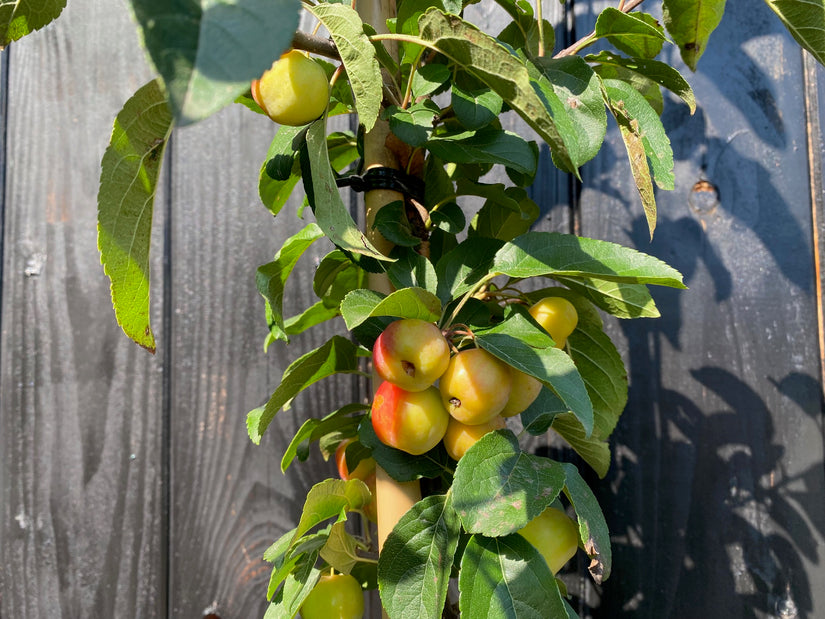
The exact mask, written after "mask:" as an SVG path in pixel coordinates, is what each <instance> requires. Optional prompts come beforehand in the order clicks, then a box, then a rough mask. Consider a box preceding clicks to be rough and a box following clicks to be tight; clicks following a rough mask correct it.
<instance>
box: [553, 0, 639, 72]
mask: <svg viewBox="0 0 825 619" xmlns="http://www.w3.org/2000/svg"><path fill="white" fill-rule="evenodd" d="M642 2H644V0H629V1H628V2H624V0H621V1H620V3H619V10H620V11H621V12H622V13H630V11H632V10H633V9H635V8H636V7H637V6H639V5H640V4H641V3H642ZM594 36H596V31H595V30H594V31H593V32H591V33H590V34H588V35H587V36H584V37H582V38H581V39H579V40H578V41H576V42H575V43H573V45H571V46H570V47H566V48H564V49H563V50H561V51H560V52H559V53H558V54H556V55H555V56H553V58H562V57H563V56H572V55H573V54H575V53H577V52H578V51H579V50H580V49H582V48H584V47H586V46H587V45H588V44H589V43H590V39H592V38H593V37H594Z"/></svg>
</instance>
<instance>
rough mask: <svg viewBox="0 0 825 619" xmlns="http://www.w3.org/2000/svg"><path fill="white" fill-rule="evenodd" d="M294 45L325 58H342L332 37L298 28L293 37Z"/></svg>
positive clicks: (296, 47)
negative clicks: (321, 35)
mask: <svg viewBox="0 0 825 619" xmlns="http://www.w3.org/2000/svg"><path fill="white" fill-rule="evenodd" d="M292 47H294V48H295V49H300V50H302V51H305V52H310V53H313V54H318V55H319V56H324V57H325V58H332V59H333V60H341V54H339V53H338V48H337V47H335V43H333V42H332V40H331V39H325V38H324V37H319V36H318V35H317V34H307V33H306V32H301V31H300V30H297V31H296V32H295V36H293V37H292Z"/></svg>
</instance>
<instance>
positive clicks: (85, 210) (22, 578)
mask: <svg viewBox="0 0 825 619" xmlns="http://www.w3.org/2000/svg"><path fill="white" fill-rule="evenodd" d="M3 55H4V57H8V62H9V71H8V80H7V81H6V80H4V82H3V85H2V88H3V91H4V96H7V97H8V114H7V116H6V117H5V118H4V125H3V126H4V128H5V131H6V135H7V142H6V151H5V152H6V153H7V158H6V160H5V162H4V163H5V172H6V181H7V182H6V184H5V195H4V215H5V226H4V231H3V232H4V242H3V250H4V252H3V254H4V255H3V279H2V285H3V290H2V311H1V313H0V319H2V334H0V371H1V373H0V393H2V398H0V512H2V522H0V565H2V568H0V616H2V617H6V618H9V619H10V618H12V617H26V618H27V619H34V618H37V617H43V618H50V619H51V618H55V617H119V618H121V617H122V618H129V617H160V616H163V612H162V602H163V599H164V589H165V573H164V563H165V561H164V552H163V548H162V544H161V542H162V539H163V531H162V525H163V520H162V505H161V504H162V495H161V483H162V470H161V468H160V466H159V461H158V459H157V455H158V453H159V452H160V451H161V416H160V411H161V406H160V404H161V374H160V370H161V365H160V360H159V359H157V358H154V357H152V356H150V355H148V354H147V353H146V352H145V351H143V350H142V349H139V348H138V347H137V346H135V345H134V344H132V343H131V342H130V341H128V340H127V338H126V337H125V336H124V335H123V333H122V332H121V331H120V329H119V327H118V326H117V325H116V323H115V320H114V315H113V313H112V310H111V303H110V300H109V290H108V280H107V279H106V278H105V277H104V275H103V272H102V269H101V267H100V264H99V258H98V255H97V249H96V231H95V222H96V194H97V187H98V179H99V174H100V172H99V162H100V158H101V156H102V154H103V151H104V149H105V147H106V144H107V142H108V139H109V136H110V134H111V127H112V122H113V120H114V117H115V114H116V113H117V111H118V110H119V109H120V107H121V105H122V104H123V102H124V101H125V100H126V99H127V98H128V97H129V96H130V95H131V94H132V92H133V91H134V90H135V89H136V88H137V87H138V86H140V85H141V84H142V83H143V81H145V80H146V79H147V78H148V72H147V70H146V67H145V64H144V61H143V54H142V53H141V51H140V50H139V48H138V45H137V37H136V36H135V31H134V27H133V25H132V23H131V21H130V19H129V17H128V13H127V11H126V9H125V7H124V6H121V5H117V7H116V8H113V7H112V6H110V3H108V2H105V1H103V0H78V1H76V2H72V3H70V5H69V6H68V7H67V8H66V10H65V11H64V14H63V15H62V16H61V18H60V19H59V20H58V22H56V23H55V24H53V25H51V26H49V27H48V28H46V29H45V30H44V31H41V32H38V33H36V34H34V35H32V36H31V37H27V38H26V39H24V40H22V41H20V42H19V43H13V44H12V45H11V46H10V48H9V49H8V50H7V51H5V52H3ZM161 223H162V222H161ZM155 249H156V250H162V247H160V245H158V246H157V247H156V248H155ZM155 255H156V256H157V259H156V260H155V263H154V265H153V266H154V267H156V268H155V279H154V283H156V284H161V283H162V280H161V279H160V277H159V276H160V275H161V274H162V271H161V269H160V268H159V267H160V266H161V261H160V258H161V257H162V252H161V251H156V254H155ZM155 290H158V288H157V287H156V288H155ZM154 309H155V310H157V304H155V307H154ZM153 314H154V318H155V325H156V327H160V324H159V319H160V315H159V313H158V312H157V311H154V312H153ZM161 338H163V333H161ZM159 602H160V604H159Z"/></svg>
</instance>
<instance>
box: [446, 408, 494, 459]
mask: <svg viewBox="0 0 825 619" xmlns="http://www.w3.org/2000/svg"><path fill="white" fill-rule="evenodd" d="M505 425H506V423H505V421H504V419H503V418H502V417H501V416H500V415H496V416H495V417H493V418H492V419H491V420H490V421H486V422H484V423H479V424H476V425H474V426H468V425H467V424H464V423H461V422H460V421H458V420H457V419H454V418H453V417H450V422H449V423H448V424H447V432H446V433H445V434H444V439H443V440H444V447H445V448H446V449H447V453H448V454H450V457H451V458H452V459H453V460H461V458H462V456H463V455H464V454H465V453H467V450H468V449H469V448H470V447H472V446H473V445H475V444H476V442H477V441H478V439H480V438H481V437H482V436H484V435H485V434H487V433H488V432H492V431H493V430H501V429H502V428H503V427H504V426H505Z"/></svg>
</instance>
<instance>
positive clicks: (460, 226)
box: [430, 202, 467, 234]
mask: <svg viewBox="0 0 825 619" xmlns="http://www.w3.org/2000/svg"><path fill="white" fill-rule="evenodd" d="M430 219H431V220H432V222H433V225H435V226H438V227H439V228H441V229H442V230H444V231H445V232H449V233H450V234H458V233H460V232H461V231H462V230H464V226H466V225H467V219H466V218H465V217H464V211H463V210H462V209H461V207H460V206H458V204H456V203H455V202H447V203H446V204H444V205H443V206H441V207H439V208H438V210H436V211H430Z"/></svg>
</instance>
